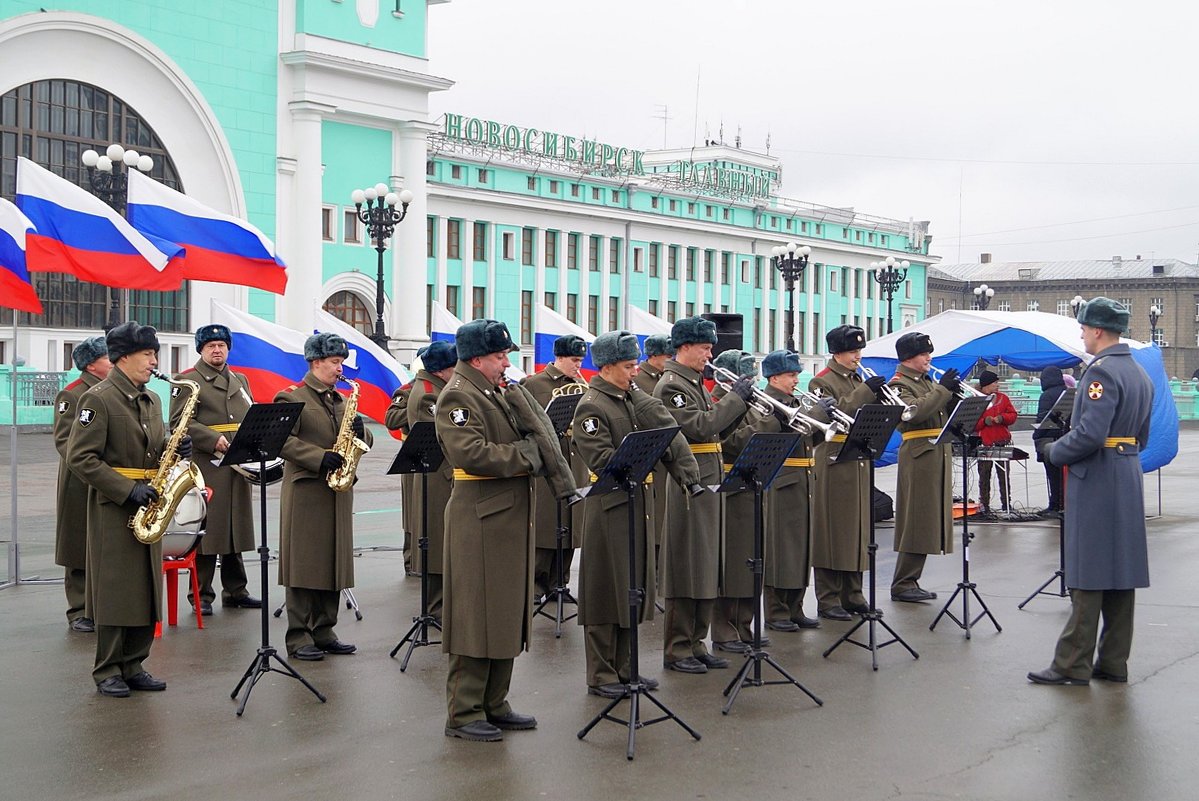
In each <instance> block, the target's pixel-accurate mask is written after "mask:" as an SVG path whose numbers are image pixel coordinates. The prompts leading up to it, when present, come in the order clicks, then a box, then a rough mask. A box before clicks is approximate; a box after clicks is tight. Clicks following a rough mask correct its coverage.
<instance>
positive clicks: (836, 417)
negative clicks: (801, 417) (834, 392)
mask: <svg viewBox="0 0 1199 801" xmlns="http://www.w3.org/2000/svg"><path fill="white" fill-rule="evenodd" d="M795 397H797V398H799V403H800V405H801V406H802V407H803V408H804V409H806V410H808V411H811V410H812V409H814V408H816V407H820V408H822V409H823V408H824V404H822V403H821V402H820V401H822V400H824V397H825V396H824V393H823V392H822V391H821V390H820V388H819V387H817V388H816V390H815V391H813V392H806V391H804V390H802V389H798V388H797V389H796V390H795ZM828 416H829V417H831V418H832V420H833V422H834V423H836V424H837V427H838V428H840V429H841V430H840V431H838V432H837V433H839V434H845V433H847V432H848V431H849V428H850V426H852V425H853V418H852V417H850V416H849V415H848V414H846V413H845V412H843V411H841V410H840V409H838V408H837V407H836V406H834V407H833V408H831V409H829V410H828Z"/></svg>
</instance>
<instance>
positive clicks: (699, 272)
mask: <svg viewBox="0 0 1199 801" xmlns="http://www.w3.org/2000/svg"><path fill="white" fill-rule="evenodd" d="M695 255H696V258H697V263H696V265H695V315H696V316H697V317H698V316H699V315H701V314H703V313H704V297H705V296H706V295H707V291H706V289H707V286H706V285H705V284H704V260H705V259H707V258H708V248H699V249H697V251H696V254H695ZM713 311H720V309H713Z"/></svg>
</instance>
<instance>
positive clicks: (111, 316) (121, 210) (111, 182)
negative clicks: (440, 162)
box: [80, 143, 154, 332]
mask: <svg viewBox="0 0 1199 801" xmlns="http://www.w3.org/2000/svg"><path fill="white" fill-rule="evenodd" d="M80 161H82V162H83V166H84V167H86V168H87V183H88V186H89V187H90V188H91V190H92V194H94V195H95V196H96V197H98V198H100V199H101V200H103V201H104V202H105V203H107V204H108V205H109V206H111V207H112V210H113V211H115V212H116V213H117V214H120V215H121V216H122V217H124V216H125V206H126V205H127V203H128V201H129V172H128V171H129V170H133V169H136V170H138V171H140V172H147V173H148V172H149V171H150V170H152V169H154V159H152V158H150V157H149V156H143V155H141V154H140V153H138V152H137V151H136V150H126V149H125V148H123V147H121V146H120V145H118V144H115V143H114V144H111V145H109V146H108V149H107V150H105V151H104V155H103V156H101V155H100V154H99V153H97V152H96V151H94V150H91V149H88V150H85V151H83V154H82V155H81V156H80ZM122 166H123V167H124V169H122ZM124 305H125V290H123V289H114V288H113V287H108V323H107V325H105V327H104V330H105V331H106V332H107V331H110V330H112V329H113V328H115V327H116V326H118V325H120V324H121V318H122V314H121V309H122V308H123V307H124Z"/></svg>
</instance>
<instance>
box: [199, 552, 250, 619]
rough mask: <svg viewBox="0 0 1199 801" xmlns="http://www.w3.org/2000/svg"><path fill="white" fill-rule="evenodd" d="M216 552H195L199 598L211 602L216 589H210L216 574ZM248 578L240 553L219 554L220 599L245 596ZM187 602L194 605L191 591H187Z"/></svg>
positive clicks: (230, 599)
mask: <svg viewBox="0 0 1199 801" xmlns="http://www.w3.org/2000/svg"><path fill="white" fill-rule="evenodd" d="M216 562H217V556H216V554H207V553H198V554H196V579H197V580H198V581H199V583H200V600H202V601H208V603H212V602H213V601H215V600H216V591H215V590H213V589H212V580H213V578H214V577H215V576H216ZM248 585H249V580H248V579H247V578H246V565H245V562H243V561H242V558H241V554H240V553H226V554H221V600H222V601H232V600H233V599H235V598H245V597H246V596H247V595H249V594H250V592H249V590H248V589H247V587H248ZM187 601H188V603H190V604H192V605H193V606H194V605H195V599H193V598H192V594H191V592H188V593H187Z"/></svg>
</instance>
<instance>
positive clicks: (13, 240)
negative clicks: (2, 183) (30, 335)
mask: <svg viewBox="0 0 1199 801" xmlns="http://www.w3.org/2000/svg"><path fill="white" fill-rule="evenodd" d="M32 228H33V223H31V222H30V221H29V218H28V217H26V216H25V215H24V214H22V213H21V210H20V209H18V208H17V207H16V206H14V205H13V204H12V203H9V202H8V201H7V200H5V199H4V198H2V197H0V306H7V307H8V308H10V309H19V310H21V311H27V312H32V313H33V314H41V313H42V303H41V301H40V300H38V299H37V292H36V291H34V289H33V284H32V283H30V281H29V271H28V270H27V269H26V268H25V236H26V233H27V232H28V231H30V230H31V229H32Z"/></svg>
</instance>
